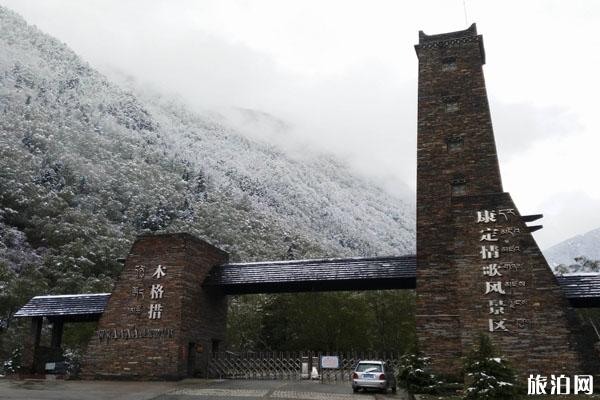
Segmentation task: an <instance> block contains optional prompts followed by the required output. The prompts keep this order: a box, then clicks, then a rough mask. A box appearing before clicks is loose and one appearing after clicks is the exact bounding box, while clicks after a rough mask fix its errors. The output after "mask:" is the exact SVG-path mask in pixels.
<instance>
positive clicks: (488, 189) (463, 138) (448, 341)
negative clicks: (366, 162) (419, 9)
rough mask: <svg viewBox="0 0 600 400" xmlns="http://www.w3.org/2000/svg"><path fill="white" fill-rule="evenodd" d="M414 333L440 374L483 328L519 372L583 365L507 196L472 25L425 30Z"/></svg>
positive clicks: (563, 306) (542, 264) (552, 285)
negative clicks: (436, 31)
mask: <svg viewBox="0 0 600 400" xmlns="http://www.w3.org/2000/svg"><path fill="white" fill-rule="evenodd" d="M415 49H416V52H417V56H418V59H419V93H418V96H419V99H418V143H417V336H418V343H419V348H420V350H422V351H424V352H425V353H426V354H427V355H428V356H430V357H432V360H433V367H434V369H435V370H436V371H437V372H439V373H447V374H453V373H456V372H457V371H460V366H461V359H460V358H461V357H462V356H463V355H465V354H466V353H467V352H468V351H469V350H470V349H471V347H472V345H473V342H474V340H475V339H476V337H477V335H478V334H480V333H485V334H488V335H490V336H491V338H492V340H493V342H494V343H495V344H496V346H498V347H499V348H500V350H501V352H502V353H503V354H504V355H506V356H507V357H508V358H509V359H511V360H512V361H513V364H514V365H515V366H517V367H518V368H519V369H520V371H521V372H522V373H530V372H533V373H535V372H539V373H548V374H549V373H562V372H565V373H567V372H570V371H574V372H579V373H581V372H582V370H581V369H580V360H579V357H578V354H577V353H576V351H574V349H573V342H574V338H573V333H574V331H573V326H574V324H573V323H570V322H568V317H570V316H571V315H572V310H571V309H570V307H569V305H568V303H567V301H566V300H565V298H564V296H563V294H562V292H561V289H560V287H559V286H558V284H557V282H556V279H555V278H554V275H553V274H552V272H551V270H550V268H549V267H548V265H547V263H546V261H545V259H544V257H543V256H542V254H541V252H540V250H539V248H538V247H537V245H536V243H535V241H534V239H533V237H532V236H531V233H530V230H531V228H530V227H528V226H527V225H526V223H525V222H526V221H528V220H531V219H532V218H527V217H526V218H524V217H522V216H521V215H520V214H519V212H518V210H517V208H516V207H515V205H514V204H513V201H512V199H511V197H510V195H509V194H508V193H505V192H503V189H502V180H501V177H500V169H499V165H498V157H497V152H496V145H495V142H494V132H493V129H492V122H491V116H490V111H489V104H488V99H487V93H486V88H485V81H484V77H483V68H482V67H483V64H485V51H484V47H483V38H482V37H481V35H478V34H477V28H476V26H475V24H473V25H472V26H471V27H469V28H468V29H466V30H464V31H458V32H451V33H445V34H440V35H426V34H424V33H423V32H419V44H417V45H416V46H415Z"/></svg>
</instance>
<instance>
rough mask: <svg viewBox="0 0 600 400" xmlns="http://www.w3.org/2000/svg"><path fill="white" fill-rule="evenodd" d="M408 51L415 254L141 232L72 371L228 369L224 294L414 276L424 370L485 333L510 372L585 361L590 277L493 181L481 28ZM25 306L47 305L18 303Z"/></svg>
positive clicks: (370, 283)
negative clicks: (308, 256)
mask: <svg viewBox="0 0 600 400" xmlns="http://www.w3.org/2000/svg"><path fill="white" fill-rule="evenodd" d="M415 50H416V52H417V57H418V59H419V90H418V135H417V136H418V138H417V139H418V140H417V243H416V244H417V246H416V247H417V256H416V257H415V256H403V257H384V258H359V259H333V260H332V259H326V260H303V261H282V262H267V263H244V264H229V263H228V255H227V254H226V253H225V252H223V251H221V250H220V249H218V248H216V247H214V246H211V245H210V244H208V243H207V242H205V241H203V240H200V239H198V238H195V237H193V236H191V235H188V234H168V235H156V236H151V235H147V236H141V237H139V238H138V240H137V241H136V242H135V243H134V244H133V247H132V249H131V252H130V254H129V256H128V257H127V259H126V261H125V266H124V269H123V272H122V274H121V277H120V280H119V281H118V282H117V284H116V286H115V289H114V291H113V293H112V294H111V296H110V299H109V301H108V304H107V305H106V308H105V310H104V312H103V314H102V316H101V318H100V321H99V324H98V329H97V332H96V336H94V337H93V338H92V340H91V342H90V344H89V346H88V351H87V354H86V356H85V358H84V362H83V366H82V368H83V375H84V376H87V377H116V378H140V379H178V378H182V377H185V376H187V375H188V374H189V371H195V372H200V373H201V374H202V375H206V374H207V373H208V371H209V369H210V368H213V369H214V370H215V371H222V373H223V374H225V375H227V374H233V375H236V374H237V372H230V371H235V368H234V367H235V363H234V362H233V361H232V360H231V358H227V357H225V358H224V359H220V358H217V359H216V360H213V359H212V358H211V355H212V353H213V352H216V351H217V348H218V347H219V343H220V342H222V341H223V340H224V339H225V326H226V314H227V295H228V294H242V293H274V292H298V291H324V290H370V289H414V288H416V331H417V340H418V345H419V348H420V350H421V351H423V352H424V353H425V354H426V355H427V356H429V357H430V358H431V360H432V367H433V368H434V371H435V372H440V373H447V374H453V373H456V371H458V370H459V369H460V364H461V358H462V357H463V356H464V355H465V354H467V352H468V351H469V350H470V349H471V347H472V345H473V343H474V339H475V338H476V336H477V335H478V334H479V333H482V332H483V333H486V334H488V335H490V336H491V338H492V341H493V342H494V344H495V345H496V346H497V347H498V348H499V349H500V351H501V353H502V354H503V355H505V356H506V357H507V358H508V359H509V360H510V361H511V362H512V364H513V365H515V367H517V368H518V370H519V372H520V373H521V375H526V374H529V373H534V374H542V375H547V376H548V375H551V374H565V375H567V376H571V375H574V374H577V373H592V371H593V370H591V369H590V368H588V366H589V365H591V364H590V363H589V362H590V360H589V357H592V358H593V359H594V360H595V363H596V364H597V362H598V356H597V355H596V354H594V353H593V351H592V350H591V349H590V348H582V347H581V344H582V343H584V342H583V341H582V340H580V332H581V326H580V325H579V322H578V320H577V316H576V315H575V313H574V310H573V307H587V306H594V305H598V303H599V300H600V279H599V278H598V277H597V276H596V277H589V276H579V277H569V278H568V279H557V278H556V277H555V276H554V274H553V273H552V270H551V269H550V267H549V266H548V264H547V263H546V260H545V259H544V257H543V255H542V253H541V251H540V249H539V248H538V246H537V244H536V242H535V240H534V239H533V236H532V235H531V232H534V231H536V230H538V229H540V228H541V226H539V225H533V226H532V225H528V224H529V223H530V222H533V221H535V220H537V219H539V218H540V217H541V215H521V214H520V213H519V211H518V209H517V207H516V205H515V204H514V202H513V200H512V198H511V196H510V194H509V193H506V192H504V190H503V187H502V180H501V176H500V167H499V162H498V156H497V153H496V146H495V140H494V133H493V129H492V122H491V115H490V111H489V104H488V100H487V93H486V87H485V82H484V78H483V65H484V64H485V51H484V47H483V38H482V37H481V35H478V34H477V29H476V27H475V24H473V25H472V26H471V27H469V28H468V29H466V30H464V31H458V32H450V33H445V34H440V35H426V34H424V33H423V32H419V43H418V44H417V45H416V46H415ZM561 285H563V289H566V290H561ZM34 315H35V316H38V317H42V316H46V314H31V315H29V314H27V313H24V314H22V316H34ZM48 315H49V314H48ZM37 322H39V319H38V320H37ZM36 327H37V325H34V326H33V328H34V329H32V332H33V334H32V338H33V339H32V344H33V345H32V346H28V347H27V349H28V351H31V352H35V351H36V350H35V349H36V346H37V345H35V343H36V340H35V338H39V334H37V336H36V332H39V329H38V330H37V331H36ZM57 337H58V336H57ZM38 342H39V340H38ZM190 343H193V344H195V345H194V346H190ZM578 346H579V347H578ZM586 357H588V359H586ZM28 359H29V358H28ZM30 359H32V360H33V359H35V357H33V356H32V357H31V358H30ZM211 360H212V361H211ZM228 360H229V361H228ZM267 360H270V361H264V362H263V361H260V365H261V371H266V372H265V374H266V375H269V374H275V375H277V374H278V373H282V374H285V371H286V369H285V368H291V369H296V368H297V364H293V362H292V361H289V362H288V363H287V364H288V366H286V367H285V368H283V367H282V368H283V369H282V370H281V371H278V370H277V369H276V368H275V369H273V368H274V367H269V365H271V366H273V365H275V364H276V362H277V360H278V359H277V358H271V359H267ZM221 361H223V362H225V361H227V362H229V363H230V364H222V363H221ZM240 362H241V361H240ZM269 363H270V364H269ZM257 373H258V372H257ZM261 373H262V372H261ZM290 374H291V373H290ZM340 376H341V377H344V376H345V375H344V374H343V373H342V374H341V375H340Z"/></svg>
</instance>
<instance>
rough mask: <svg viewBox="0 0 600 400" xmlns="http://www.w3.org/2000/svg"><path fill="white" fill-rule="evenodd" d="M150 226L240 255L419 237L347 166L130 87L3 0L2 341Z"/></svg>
mask: <svg viewBox="0 0 600 400" xmlns="http://www.w3.org/2000/svg"><path fill="white" fill-rule="evenodd" d="M200 95H201V94H200ZM148 231H166V232H174V231H187V232H190V233H192V234H194V235H196V236H199V237H201V238H204V239H205V240H207V241H209V242H211V243H212V244H214V245H216V246H218V247H220V248H222V249H224V250H226V251H228V252H229V253H230V254H231V259H232V260H234V261H252V260H258V259H260V260H265V259H282V258H307V257H323V256H335V257H342V256H372V255H397V254H406V253H411V252H414V240H415V233H414V209H413V206H412V205H410V204H407V203H406V202H405V201H403V200H400V199H397V198H395V197H393V196H390V195H388V194H387V193H386V192H385V191H383V190H382V189H381V188H379V187H377V186H375V185H372V184H370V183H369V182H368V181H366V180H365V179H363V178H360V177H357V176H354V175H353V174H351V173H350V172H349V169H348V167H347V166H346V165H345V164H344V163H342V162H339V161H336V160H335V159H333V158H332V157H329V156H326V155H322V154H305V155H303V156H302V157H297V156H295V157H291V156H289V155H287V154H286V153H285V152H284V151H282V150H280V149H278V148H276V147H274V146H272V145H269V144H267V143H264V142H259V141H255V140H250V139H249V138H247V137H244V136H243V135H241V134H240V133H238V132H237V131H236V129H235V128H234V127H232V126H229V125H228V124H227V122H226V120H225V119H222V120H221V119H219V117H218V114H213V113H211V114H208V113H207V114H206V115H202V114H195V113H192V112H190V111H189V110H187V109H186V108H185V107H184V106H183V105H182V104H180V103H177V102H175V101H171V100H168V99H165V98H161V97H150V96H144V95H138V94H136V93H135V92H133V91H130V90H124V89H122V88H120V87H118V86H117V85H115V84H113V83H111V82H109V81H108V80H107V79H106V78H105V77H104V76H103V75H101V74H100V73H98V72H96V71H95V70H94V69H92V68H91V67H90V66H89V65H88V64H86V63H85V62H84V61H82V60H81V59H80V58H79V57H78V56H77V55H76V54H75V53H73V52H72V51H71V50H69V49H68V48H67V46H66V45H64V44H62V43H60V42H59V41H57V40H56V39H53V38H52V37H50V36H48V35H45V34H44V33H42V32H40V31H39V30H38V29H37V28H35V27H32V26H29V25H27V23H26V22H25V21H24V20H23V19H22V18H21V17H19V16H18V15H16V14H14V13H13V12H11V11H9V10H7V9H5V8H2V7H0V320H2V326H3V331H2V333H1V334H0V340H2V341H3V343H6V340H7V335H11V334H14V332H13V331H12V330H11V329H13V328H10V325H11V322H12V320H11V316H12V314H13V313H14V312H15V311H16V309H18V307H20V306H21V305H22V304H23V303H24V302H25V301H26V300H28V299H29V298H30V297H31V296H33V295H37V294H48V293H56V294H61V293H79V292H103V291H110V290H111V288H112V284H113V282H114V280H115V279H116V278H117V277H118V274H119V272H120V268H121V264H120V263H119V262H118V261H117V259H119V258H122V257H124V256H126V254H127V251H128V250H129V247H130V245H131V243H132V241H133V240H134V238H135V236H136V234H137V233H140V232H148ZM331 296H332V297H331V298H334V297H335V296H336V295H331ZM323 298H326V297H323ZM236 301H237V300H236ZM240 301H241V302H242V303H244V301H245V300H240ZM240 301H237V303H236V302H235V301H234V303H236V304H238V305H239V304H240V303H239V302H240ZM252 301H259V302H261V301H262V302H263V303H261V304H262V305H264V302H266V301H270V300H269V299H267V298H263V299H262V300H260V299H258V300H257V299H254V300H252ZM246 302H247V303H249V302H251V301H250V300H247V301H246ZM232 311H233V320H234V321H235V318H236V314H235V308H234V309H233V310H232ZM260 323H262V322H260ZM14 329H16V328H14ZM14 329H13V330H14ZM11 332H12V333H11ZM2 336H4V339H1V338H2ZM9 342H13V341H12V340H9ZM3 347H4V348H3V350H4V352H6V351H8V350H7V345H5V346H3Z"/></svg>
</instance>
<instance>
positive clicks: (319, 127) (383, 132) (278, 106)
mask: <svg viewBox="0 0 600 400" xmlns="http://www.w3.org/2000/svg"><path fill="white" fill-rule="evenodd" d="M0 4H2V5H5V6H7V7H9V8H12V9H13V10H15V11H17V12H18V13H20V14H21V15H22V16H23V17H24V18H25V19H27V21H28V22H29V23H31V24H35V25H37V26H38V27H39V28H40V29H42V30H43V31H45V32H47V33H49V34H51V35H53V36H55V37H57V38H58V39H60V40H61V41H63V42H65V43H66V44H67V45H69V46H70V47H71V48H72V49H74V50H75V51H76V52H77V53H79V54H80V55H81V56H82V57H83V58H84V59H86V60H87V61H88V62H90V64H91V65H92V66H93V67H95V68H97V69H99V70H100V71H101V72H104V73H106V74H107V75H109V76H115V74H116V72H118V74H121V75H128V76H131V77H133V78H135V80H136V82H137V83H138V84H141V85H144V86H147V87H152V88H153V89H155V90H159V91H161V92H166V93H170V94H175V95H178V96H179V97H181V98H183V99H185V101H186V102H188V104H189V105H190V107H192V108H194V109H197V110H201V109H213V108H218V109H223V108H225V107H241V108H250V109H256V110H261V111H264V112H267V113H270V114H272V115H274V116H275V117H277V118H280V119H282V120H284V121H286V122H287V123H288V124H289V125H290V127H291V130H290V132H289V133H288V136H287V137H286V139H285V140H287V141H290V142H293V143H295V144H296V145H298V146H300V144H304V145H309V146H317V147H318V148H320V149H322V150H326V151H329V152H332V153H335V154H337V155H339V156H342V157H344V158H345V159H346V160H349V161H350V163H351V164H352V165H353V166H354V168H356V170H357V171H359V172H361V173H362V174H365V175H366V176H368V177H370V178H371V179H373V180H374V181H377V182H380V183H382V184H384V185H387V186H388V188H390V189H391V190H393V188H394V187H398V186H399V185H398V183H397V182H399V181H404V182H406V183H407V184H408V185H409V186H410V187H411V188H413V190H414V187H415V184H416V176H415V174H416V172H415V171H416V165H415V163H416V102H417V58H416V56H415V52H414V48H413V45H414V44H415V43H416V42H417V40H418V31H419V30H423V31H424V32H425V33H428V34H434V33H442V32H447V31H453V30H459V29H464V28H465V27H466V26H467V25H468V24H470V23H472V22H476V23H477V27H478V30H479V33H481V34H483V37H484V43H485V49H486V56H487V65H486V66H485V67H484V71H485V76H486V83H487V88H488V95H489V98H490V102H491V109H492V119H493V123H494V129H495V133H496V140H497V143H498V151H499V156H500V163H501V171H502V174H503V182H504V189H505V190H506V191H509V192H510V193H511V194H512V196H513V199H514V200H515V202H516V203H517V206H518V207H519V208H520V211H521V212H522V213H523V214H526V213H543V214H544V215H545V218H544V219H543V220H542V223H543V224H544V226H545V228H544V229H543V230H541V231H539V232H538V233H536V234H535V236H536V239H537V241H538V243H539V244H540V247H542V248H546V247H548V246H550V245H553V244H555V243H557V242H559V241H561V240H564V239H566V238H568V237H570V236H573V235H576V234H581V233H585V232H587V231H589V230H591V229H594V228H598V227H600V179H599V178H598V173H599V171H600V161H599V160H600V157H599V153H600V135H599V133H600V129H599V128H600V109H599V107H598V104H599V102H598V95H599V92H600V84H599V78H598V71H600V2H598V1H595V0H589V1H577V0H568V1H567V0H564V1H531V0H528V1H522V0H521V1H507V0H504V1H494V2H492V1H483V0H478V1H475V0H465V1H464V3H463V0H440V1H410V2H409V1H398V0H390V1H373V0H371V1H349V0H340V1H326V0H319V1H310V0H302V1H300V0H296V1H284V0H254V1H229V0H215V1H208V0H196V1H192V0H179V1H177V0H168V1H167V0H164V1H163V0H156V1H152V0H85V1H81V0H0ZM464 6H466V7H464ZM465 8H466V18H465ZM278 140H282V139H281V137H280V138H279V139H278ZM299 143H300V144H299Z"/></svg>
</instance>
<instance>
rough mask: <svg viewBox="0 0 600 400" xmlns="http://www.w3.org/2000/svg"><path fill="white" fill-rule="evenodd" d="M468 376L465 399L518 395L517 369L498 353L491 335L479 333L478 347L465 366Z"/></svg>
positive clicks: (473, 399)
mask: <svg viewBox="0 0 600 400" xmlns="http://www.w3.org/2000/svg"><path fill="white" fill-rule="evenodd" d="M464 371H465V375H466V377H467V379H466V381H467V385H466V387H465V396H464V399H465V400H488V399H489V400H491V399H498V400H502V399H507V400H510V399H513V398H515V395H516V392H517V391H516V388H515V371H514V370H513V369H512V368H511V367H510V365H509V364H508V362H507V361H506V360H503V359H502V358H500V357H498V356H497V355H496V352H495V349H494V347H493V345H492V341H491V340H490V338H489V336H487V335H485V334H481V335H479V338H478V342H477V345H476V347H475V348H474V349H473V351H472V352H471V354H469V356H468V357H467V360H466V362H465V367H464Z"/></svg>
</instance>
